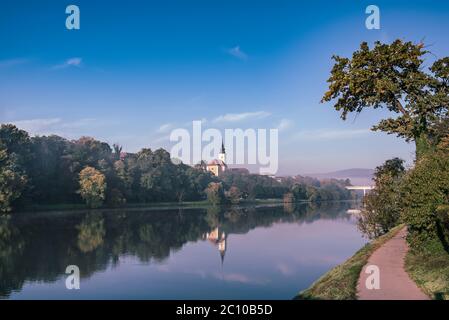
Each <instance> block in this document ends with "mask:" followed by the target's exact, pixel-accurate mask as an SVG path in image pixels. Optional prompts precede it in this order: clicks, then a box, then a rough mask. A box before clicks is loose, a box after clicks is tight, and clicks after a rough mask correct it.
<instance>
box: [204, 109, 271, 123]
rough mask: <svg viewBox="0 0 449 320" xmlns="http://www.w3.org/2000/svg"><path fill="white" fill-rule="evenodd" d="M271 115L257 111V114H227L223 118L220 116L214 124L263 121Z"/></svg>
mask: <svg viewBox="0 0 449 320" xmlns="http://www.w3.org/2000/svg"><path fill="white" fill-rule="evenodd" d="M270 115H271V113H269V112H266V111H256V112H243V113H227V114H224V115H221V116H218V117H217V118H215V119H214V120H213V122H214V123H223V122H239V121H245V120H256V119H262V118H266V117H268V116H270Z"/></svg>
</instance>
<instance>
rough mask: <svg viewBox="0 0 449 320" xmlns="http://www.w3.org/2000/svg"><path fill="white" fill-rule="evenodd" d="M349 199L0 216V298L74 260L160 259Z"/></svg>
mask: <svg viewBox="0 0 449 320" xmlns="http://www.w3.org/2000/svg"><path fill="white" fill-rule="evenodd" d="M347 208H348V205H347V204H345V203H340V204H335V203H334V204H332V205H326V204H321V205H310V204H300V205H296V206H295V208H294V209H293V210H287V211H285V210H284V208H282V207H258V208H257V209H256V208H254V207H231V208H219V207H216V208H208V209H207V210H205V209H186V210H184V211H181V210H179V211H178V210H163V211H156V210H151V211H145V210H132V211H114V212H107V211H92V212H87V213H67V214H63V215H60V214H59V215H55V214H50V213H49V214H35V215H28V216H27V215H18V216H12V217H11V218H7V219H3V218H2V219H0V297H1V296H8V295H9V294H10V292H11V290H20V288H21V287H22V285H23V283H24V281H44V282H51V281H56V280H57V279H58V278H59V277H61V276H65V274H64V272H65V268H66V266H68V265H70V264H75V265H78V266H79V268H80V270H81V276H82V277H83V278H86V277H89V276H91V275H92V274H94V273H95V272H98V271H101V270H105V269H106V268H107V267H108V266H111V265H115V264H117V263H118V261H119V257H120V256H123V255H127V256H134V257H136V258H137V259H139V260H140V261H142V262H145V263H151V262H152V261H155V262H158V261H162V260H164V259H166V258H167V257H169V255H170V253H171V252H174V251H176V250H179V249H180V248H182V246H183V245H185V244H186V243H187V242H189V241H200V240H202V239H203V235H204V234H205V233H207V232H210V231H211V230H212V229H214V228H216V227H218V226H220V228H222V229H223V230H225V231H226V234H232V233H239V234H244V233H247V232H248V231H250V230H251V229H254V228H257V227H259V226H263V227H269V226H271V225H273V224H274V223H279V222H286V223H304V222H305V223H309V222H312V221H314V220H316V219H335V218H336V217H341V214H342V212H345V211H346V209H347Z"/></svg>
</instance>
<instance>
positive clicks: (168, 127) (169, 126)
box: [157, 123, 174, 133]
mask: <svg viewBox="0 0 449 320" xmlns="http://www.w3.org/2000/svg"><path fill="white" fill-rule="evenodd" d="M173 127H174V125H173V123H165V124H163V125H161V126H160V127H159V128H158V129H157V132H158V133H167V132H168V131H170V130H171V129H173Z"/></svg>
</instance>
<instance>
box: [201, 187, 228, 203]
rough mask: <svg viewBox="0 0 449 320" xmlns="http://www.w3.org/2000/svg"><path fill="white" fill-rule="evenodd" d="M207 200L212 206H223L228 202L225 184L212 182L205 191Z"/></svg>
mask: <svg viewBox="0 0 449 320" xmlns="http://www.w3.org/2000/svg"><path fill="white" fill-rule="evenodd" d="M205 192H206V195H207V200H208V201H209V202H210V203H211V204H212V205H214V206H215V205H219V204H223V203H224V202H225V200H226V198H225V193H224V188H223V184H222V183H221V182H211V183H209V185H208V187H207V188H206V190H205Z"/></svg>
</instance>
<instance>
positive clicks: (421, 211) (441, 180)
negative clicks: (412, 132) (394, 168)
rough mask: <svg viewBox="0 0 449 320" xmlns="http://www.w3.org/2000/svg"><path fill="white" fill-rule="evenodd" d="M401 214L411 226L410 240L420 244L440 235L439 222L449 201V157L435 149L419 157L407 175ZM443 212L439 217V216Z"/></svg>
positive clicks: (412, 242)
mask: <svg viewBox="0 0 449 320" xmlns="http://www.w3.org/2000/svg"><path fill="white" fill-rule="evenodd" d="M401 194H402V209H401V215H402V218H403V220H404V222H406V223H407V224H408V226H409V241H410V243H411V244H412V245H419V244H422V243H423V242H425V241H427V240H432V239H435V238H441V234H440V233H439V231H438V230H439V226H440V222H441V220H440V219H441V216H442V213H440V214H438V213H437V212H438V211H437V210H438V208H440V212H441V210H442V211H444V210H443V208H444V206H445V205H448V204H449V157H448V156H447V154H446V153H443V152H435V153H431V154H428V155H426V156H425V157H423V158H422V159H420V160H419V161H418V162H417V163H416V165H415V168H414V169H412V170H410V171H409V172H408V173H407V175H406V176H405V179H404V183H403V187H402V192H401ZM439 215H440V217H439Z"/></svg>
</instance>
